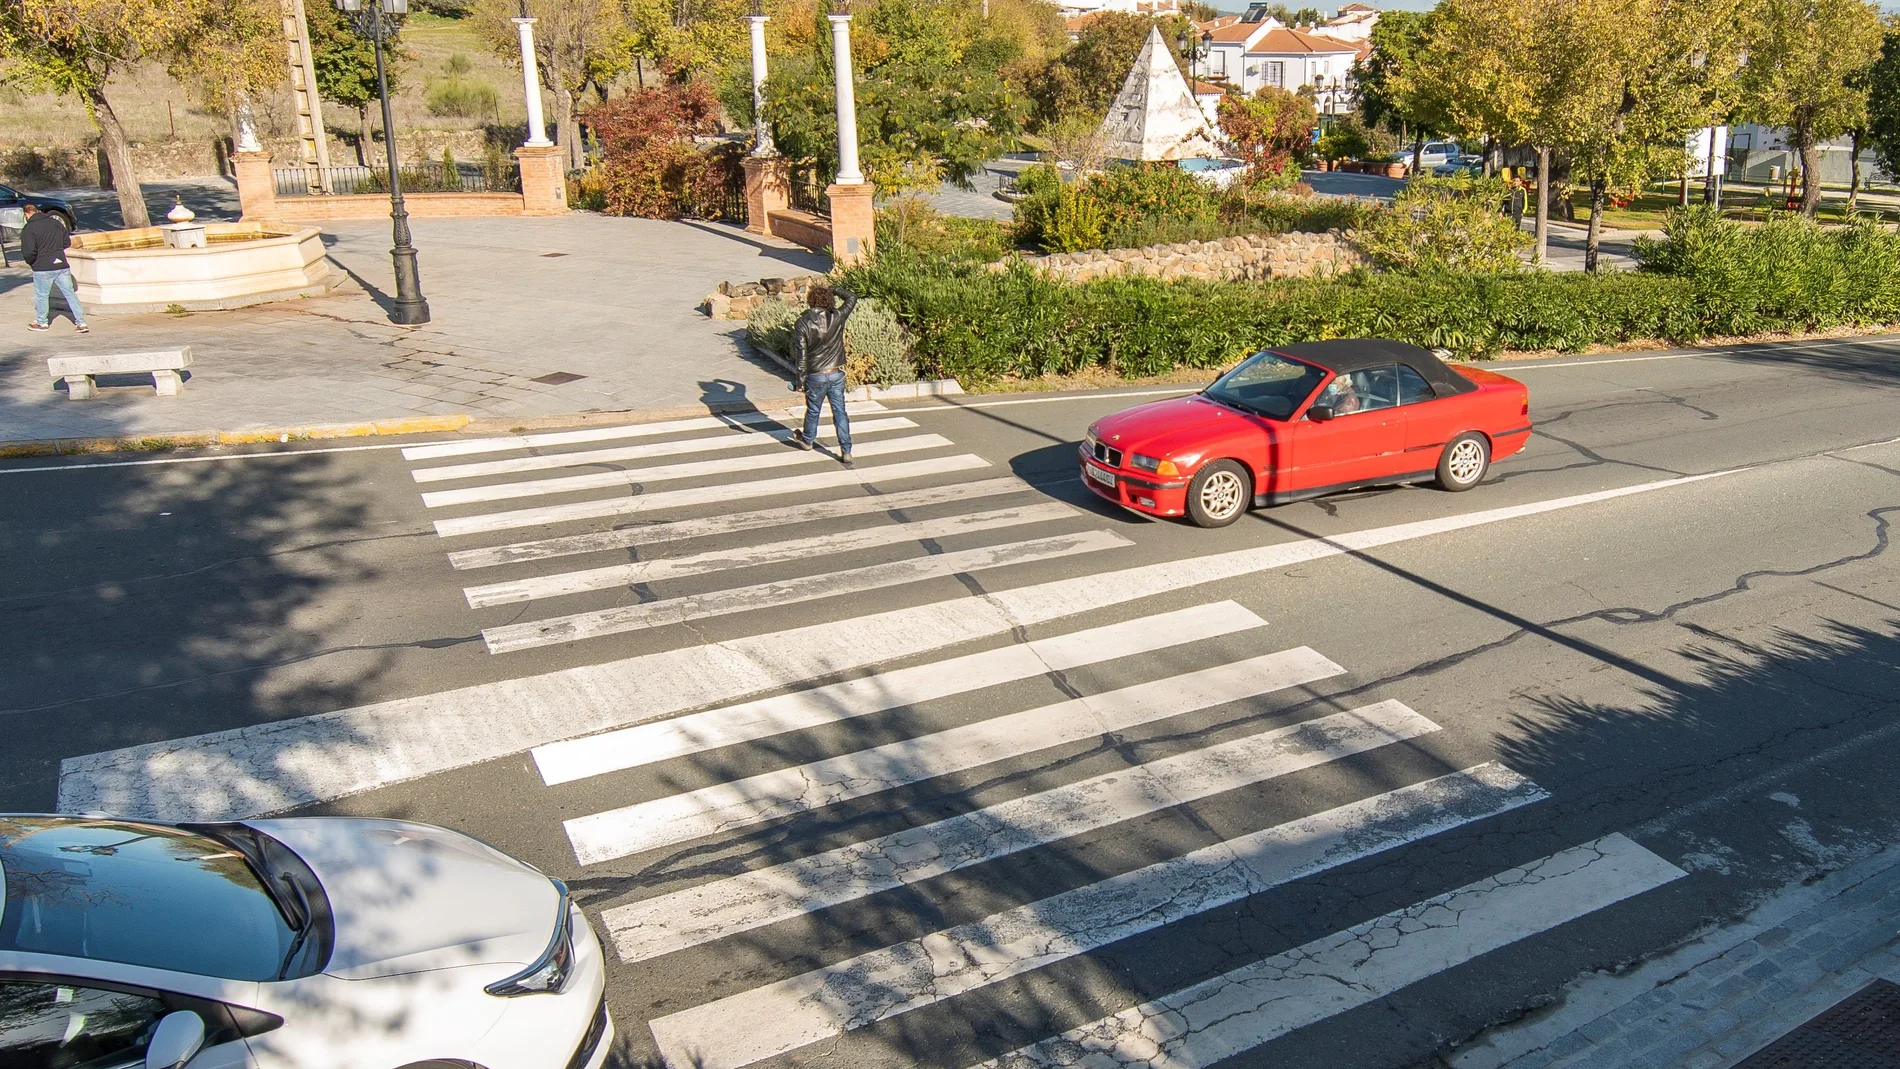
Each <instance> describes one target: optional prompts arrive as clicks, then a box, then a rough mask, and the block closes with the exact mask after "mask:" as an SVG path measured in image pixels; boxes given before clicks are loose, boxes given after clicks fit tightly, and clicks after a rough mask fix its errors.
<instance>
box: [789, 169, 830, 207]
mask: <svg viewBox="0 0 1900 1069" xmlns="http://www.w3.org/2000/svg"><path fill="white" fill-rule="evenodd" d="M827 184H828V183H827V182H826V181H825V177H824V176H823V175H822V174H820V173H819V172H818V168H817V167H816V166H814V165H812V164H794V165H793V167H792V171H791V186H792V188H791V191H790V196H789V197H788V198H787V199H788V200H789V201H790V202H791V205H792V207H793V208H795V209H797V210H799V211H801V212H810V213H812V214H813V215H823V216H830V215H831V198H830V197H828V196H826V195H825V186H826V185H827Z"/></svg>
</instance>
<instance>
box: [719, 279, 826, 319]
mask: <svg viewBox="0 0 1900 1069" xmlns="http://www.w3.org/2000/svg"><path fill="white" fill-rule="evenodd" d="M823 281H825V276H823V275H795V276H793V277H791V278H762V279H760V280H758V281H757V282H721V283H720V284H719V288H718V289H717V290H715V291H714V292H712V293H709V294H707V295H706V299H705V300H704V301H702V302H701V303H700V307H701V308H704V309H705V310H706V314H707V315H708V316H710V317H711V318H713V319H750V318H751V317H752V310H753V309H755V308H757V307H758V306H759V305H760V304H761V303H763V302H764V301H765V299H766V298H768V297H777V298H779V299H780V300H783V301H786V302H788V303H791V304H804V303H805V295H806V294H807V293H809V292H811V288H812V286H813V285H814V284H815V283H819V282H823Z"/></svg>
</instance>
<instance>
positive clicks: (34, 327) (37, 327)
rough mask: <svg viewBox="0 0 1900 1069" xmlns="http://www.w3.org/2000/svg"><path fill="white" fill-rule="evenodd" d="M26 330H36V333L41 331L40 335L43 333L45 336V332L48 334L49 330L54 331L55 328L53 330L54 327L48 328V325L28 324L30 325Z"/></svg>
mask: <svg viewBox="0 0 1900 1069" xmlns="http://www.w3.org/2000/svg"><path fill="white" fill-rule="evenodd" d="M26 329H28V330H36V331H39V332H40V333H42V334H44V333H45V332H47V331H49V330H52V329H53V328H52V327H49V326H47V325H46V324H44V323H28V324H27V325H26Z"/></svg>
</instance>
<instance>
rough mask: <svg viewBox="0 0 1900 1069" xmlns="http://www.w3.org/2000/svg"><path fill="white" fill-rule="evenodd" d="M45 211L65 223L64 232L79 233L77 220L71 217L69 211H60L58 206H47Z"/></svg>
mask: <svg viewBox="0 0 1900 1069" xmlns="http://www.w3.org/2000/svg"><path fill="white" fill-rule="evenodd" d="M47 211H48V212H49V213H51V214H52V215H53V216H54V217H56V218H57V219H58V220H59V221H60V222H62V223H64V224H66V232H67V233H68V234H77V233H79V223H78V221H77V220H75V219H74V218H73V217H72V213H71V212H62V211H60V210H59V209H58V208H48V209H47Z"/></svg>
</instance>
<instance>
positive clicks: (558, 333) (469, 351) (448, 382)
mask: <svg viewBox="0 0 1900 1069" xmlns="http://www.w3.org/2000/svg"><path fill="white" fill-rule="evenodd" d="M185 192H188V193H196V194H197V197H198V199H199V201H200V203H205V202H207V201H213V198H214V197H215V194H216V189H215V187H206V186H195V187H186V188H185ZM82 203H83V205H84V207H85V208H86V209H88V210H101V209H100V206H98V205H97V204H96V202H94V201H88V202H82ZM213 203H215V202H214V201H213ZM114 214H116V213H114ZM414 229H415V235H416V245H417V247H418V248H419V249H420V250H421V252H420V255H421V265H422V280H423V289H424V293H425V294H426V296H427V297H428V299H429V302H430V306H431V309H432V311H433V314H434V318H433V321H432V322H430V323H429V324H428V325H426V326H423V327H420V328H413V329H412V328H405V327H398V326H395V325H393V324H391V323H389V321H388V315H387V312H386V310H385V308H386V305H387V302H388V299H389V298H388V292H387V291H388V289H389V288H390V285H391V283H390V262H389V243H390V231H389V224H388V222H387V221H385V220H371V221H359V222H344V223H333V224H330V225H328V226H326V227H325V231H326V233H325V241H326V242H327V243H328V244H329V246H330V258H331V259H332V260H333V261H334V262H335V263H336V264H337V265H338V266H339V267H340V268H341V269H342V270H343V271H344V272H345V273H346V274H347V275H348V278H349V280H348V281H347V282H346V283H345V284H344V286H343V287H341V288H340V289H338V290H337V291H336V292H334V293H333V294H332V295H330V296H327V297H322V298H310V299H305V300H300V301H289V302H283V303H278V304H270V305H260V306H256V307H253V308H246V309H239V310H236V311H228V312H198V313H192V314H189V315H178V316H172V315H163V314H157V315H94V316H93V317H92V324H93V331H92V333H91V334H89V335H85V336H80V335H77V334H75V333H73V332H72V327H71V324H70V322H69V321H68V320H66V319H65V318H64V316H63V315H62V314H60V313H57V312H56V313H55V318H56V322H55V326H54V329H53V331H52V332H51V333H48V334H31V333H28V331H27V330H26V323H27V321H28V319H30V318H31V315H32V313H31V302H32V286H31V284H30V282H29V280H28V276H27V274H26V272H25V271H24V270H23V269H21V268H19V267H18V266H15V267H14V268H12V269H11V270H8V271H5V272H0V440H20V439H39V438H71V437H88V436H98V435H124V434H154V433H166V432H182V431H197V430H205V429H216V430H241V429H245V428H255V427H297V426H305V425H311V424H326V423H349V422H358V421H365V420H382V419H396V418H401V417H408V416H418V415H433V414H447V413H467V414H469V415H471V416H475V417H477V418H480V417H483V416H498V417H512V416H520V417H524V418H525V417H533V416H541V415H549V414H555V413H575V412H589V411H614V410H621V409H630V408H656V407H658V408H665V407H675V406H680V405H692V404H701V403H707V404H714V403H735V402H737V403H757V402H758V401H759V400H760V399H761V398H764V399H768V400H783V399H784V395H785V394H786V392H787V391H786V380H785V378H784V376H783V375H782V374H781V373H780V372H778V371H776V370H775V369H774V368H773V367H772V366H771V365H769V364H767V363H765V362H763V361H761V360H759V359H757V358H755V357H754V356H752V355H751V353H750V351H749V350H748V349H747V347H746V346H745V344H744V341H743V338H742V329H741V326H742V325H741V324H738V323H733V322H726V321H715V320H711V319H708V318H707V317H706V316H705V315H704V314H703V313H701V312H700V311H698V307H697V306H698V305H699V302H700V300H701V299H702V298H704V297H705V295H706V294H707V293H709V292H711V291H712V289H713V288H714V287H715V286H717V285H718V284H719V283H720V282H721V281H725V280H728V279H731V280H746V279H757V278H761V277H772V276H782V275H794V274H806V273H809V272H813V271H824V270H826V268H827V267H828V263H829V261H828V260H827V258H825V257H823V256H819V255H817V254H814V253H811V252H807V251H806V250H804V249H801V248H798V247H797V246H793V245H790V244H789V243H786V242H779V241H773V240H769V239H760V238H758V237H755V236H754V235H751V234H747V233H745V232H744V231H743V230H740V229H738V228H735V227H730V226H722V225H718V224H709V223H673V222H662V221H657V220H650V219H617V218H608V217H604V216H598V215H588V214H579V213H577V214H574V215H571V216H567V217H563V218H557V219H424V220H417V221H415V223H414ZM178 345H189V346H191V347H192V352H193V363H192V368H191V372H192V373H191V377H190V379H189V380H188V381H187V383H186V385H185V387H184V389H183V391H182V392H181V393H180V394H179V395H178V396H176V397H155V396H153V394H152V391H151V390H150V388H149V387H148V388H144V389H103V390H101V391H100V395H99V397H98V398H96V399H95V400H91V401H84V402H80V401H69V400H67V399H66V394H65V391H64V388H63V387H59V386H57V385H56V384H55V383H54V381H53V380H52V379H51V378H50V376H49V375H48V374H47V370H46V358H47V357H51V356H62V355H76V354H83V353H113V352H136V351H140V350H147V349H158V348H168V347H172V346H178ZM116 381H117V380H103V381H102V382H101V385H102V386H110V385H113V383H114V382H116ZM128 381H129V380H128Z"/></svg>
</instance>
